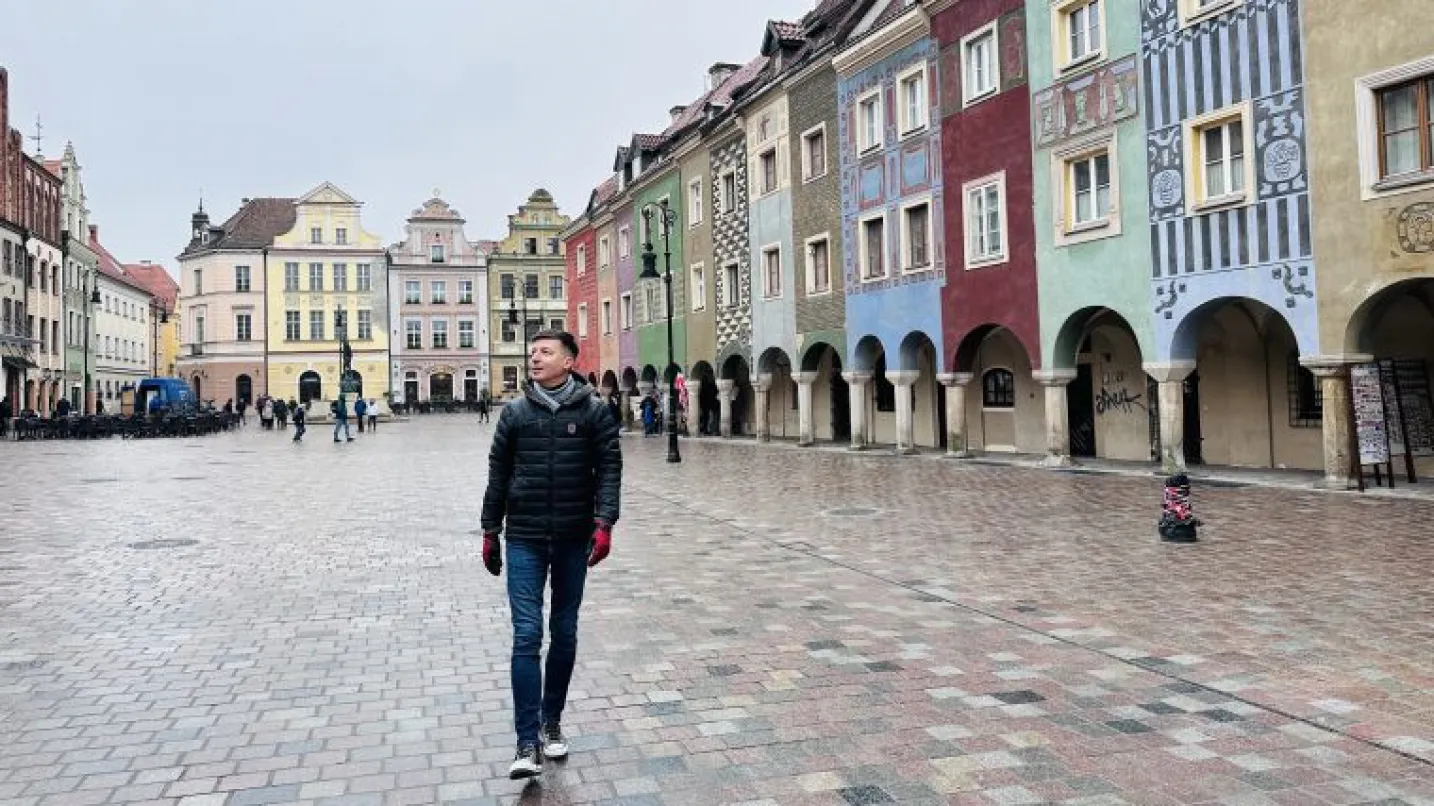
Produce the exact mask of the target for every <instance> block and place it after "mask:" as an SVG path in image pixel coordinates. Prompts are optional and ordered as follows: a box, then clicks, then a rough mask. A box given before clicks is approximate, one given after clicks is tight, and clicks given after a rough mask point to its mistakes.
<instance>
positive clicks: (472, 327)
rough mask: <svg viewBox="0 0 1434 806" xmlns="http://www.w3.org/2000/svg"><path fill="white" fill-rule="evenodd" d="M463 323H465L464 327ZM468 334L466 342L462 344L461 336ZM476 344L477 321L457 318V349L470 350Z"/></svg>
mask: <svg viewBox="0 0 1434 806" xmlns="http://www.w3.org/2000/svg"><path fill="white" fill-rule="evenodd" d="M464 325H467V327H466V328H465V327H464ZM465 334H466V335H467V336H468V344H467V345H466V346H465V345H464V344H463V336H464V335H465ZM477 346H478V323H477V322H474V321H473V320H472V319H459V320H458V349H460V350H472V349H474V348H475V347H477Z"/></svg>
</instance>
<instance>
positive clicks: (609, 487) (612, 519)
mask: <svg viewBox="0 0 1434 806" xmlns="http://www.w3.org/2000/svg"><path fill="white" fill-rule="evenodd" d="M592 411H593V419H594V420H595V421H596V428H594V429H593V434H594V437H593V438H594V439H596V440H597V444H596V445H595V446H594V448H595V450H594V454H595V458H596V467H594V469H593V472H594V475H595V476H596V478H597V502H596V503H597V510H596V516H597V519H598V520H601V521H606V522H607V524H608V525H609V526H611V525H613V524H616V523H617V518H618V515H619V511H620V509H621V506H620V503H621V501H620V499H621V497H622V437H621V436H619V434H618V425H617V418H615V417H613V416H612V411H611V410H610V409H609V408H608V407H607V406H605V405H602V404H601V403H599V404H597V405H594V406H593V407H592Z"/></svg>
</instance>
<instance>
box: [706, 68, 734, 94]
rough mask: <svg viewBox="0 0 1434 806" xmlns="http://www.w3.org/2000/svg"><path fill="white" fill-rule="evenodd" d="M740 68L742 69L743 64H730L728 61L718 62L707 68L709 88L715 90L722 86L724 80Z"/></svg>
mask: <svg viewBox="0 0 1434 806" xmlns="http://www.w3.org/2000/svg"><path fill="white" fill-rule="evenodd" d="M740 69H742V66H741V65H739V64H728V63H727V62H717V63H716V64H714V65H712V66H711V67H709V68H707V83H708V87H707V89H709V90H715V89H717V88H718V87H720V86H722V82H724V81H726V80H727V79H728V78H729V77H730V76H731V75H732V74H733V73H735V72H737V71H738V70H740Z"/></svg>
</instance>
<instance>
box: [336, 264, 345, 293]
mask: <svg viewBox="0 0 1434 806" xmlns="http://www.w3.org/2000/svg"><path fill="white" fill-rule="evenodd" d="M334 290H335V291H347V290H349V266H348V264H347V263H335V264H334Z"/></svg>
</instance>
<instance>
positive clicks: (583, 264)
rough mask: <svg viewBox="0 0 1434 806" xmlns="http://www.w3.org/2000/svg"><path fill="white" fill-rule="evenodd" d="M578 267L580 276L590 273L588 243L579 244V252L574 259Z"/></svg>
mask: <svg viewBox="0 0 1434 806" xmlns="http://www.w3.org/2000/svg"><path fill="white" fill-rule="evenodd" d="M574 263H575V264H576V265H577V268H578V276H579V277H582V276H583V275H584V274H587V273H588V247H587V244H578V254H577V257H576V258H575V259H574Z"/></svg>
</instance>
